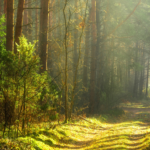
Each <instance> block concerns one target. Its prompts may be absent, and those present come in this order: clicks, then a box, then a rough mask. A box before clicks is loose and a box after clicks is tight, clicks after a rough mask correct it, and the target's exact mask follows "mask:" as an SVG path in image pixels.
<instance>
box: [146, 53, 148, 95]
mask: <svg viewBox="0 0 150 150" xmlns="http://www.w3.org/2000/svg"><path fill="white" fill-rule="evenodd" d="M148 78H149V56H148V63H147V76H146V97H147V96H148Z"/></svg>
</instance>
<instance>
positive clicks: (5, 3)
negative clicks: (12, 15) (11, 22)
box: [4, 0, 11, 18]
mask: <svg viewBox="0 0 150 150" xmlns="http://www.w3.org/2000/svg"><path fill="white" fill-rule="evenodd" d="M10 3H11V2H10ZM7 5H8V4H7V0H4V14H5V18H7V12H8V10H7ZM9 5H10V4H9Z"/></svg>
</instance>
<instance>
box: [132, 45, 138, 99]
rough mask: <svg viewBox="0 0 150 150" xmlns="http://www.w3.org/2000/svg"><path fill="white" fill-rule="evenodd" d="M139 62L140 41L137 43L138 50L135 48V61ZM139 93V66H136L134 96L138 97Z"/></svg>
mask: <svg viewBox="0 0 150 150" xmlns="http://www.w3.org/2000/svg"><path fill="white" fill-rule="evenodd" d="M137 62H138V43H136V50H135V63H137ZM137 94H138V71H137V68H135V77H134V87H133V96H134V97H137Z"/></svg>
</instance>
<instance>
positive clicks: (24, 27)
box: [23, 0, 28, 38]
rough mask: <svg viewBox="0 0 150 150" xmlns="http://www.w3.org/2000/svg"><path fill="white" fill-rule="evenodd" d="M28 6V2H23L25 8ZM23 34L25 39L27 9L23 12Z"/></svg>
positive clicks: (26, 33) (26, 32)
mask: <svg viewBox="0 0 150 150" xmlns="http://www.w3.org/2000/svg"><path fill="white" fill-rule="evenodd" d="M27 6H28V0H25V8H26V7H27ZM23 34H24V36H25V37H26V38H27V35H28V9H25V10H24V17H23Z"/></svg>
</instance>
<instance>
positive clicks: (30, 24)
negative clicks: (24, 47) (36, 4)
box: [27, 3, 33, 42]
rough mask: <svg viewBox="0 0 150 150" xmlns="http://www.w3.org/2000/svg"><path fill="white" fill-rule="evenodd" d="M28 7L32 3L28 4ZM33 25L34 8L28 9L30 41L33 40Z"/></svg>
mask: <svg viewBox="0 0 150 150" xmlns="http://www.w3.org/2000/svg"><path fill="white" fill-rule="evenodd" d="M28 7H32V3H30V4H28ZM32 25H33V19H32V9H28V30H27V31H28V33H27V34H28V35H27V36H28V40H29V42H32V33H33V32H32Z"/></svg>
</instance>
